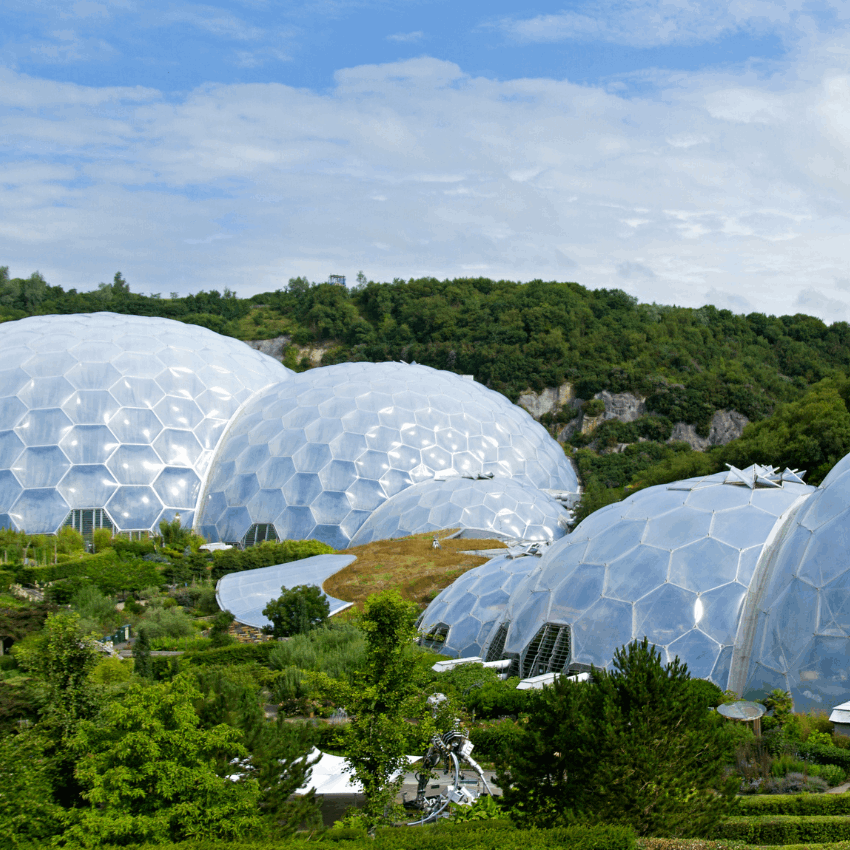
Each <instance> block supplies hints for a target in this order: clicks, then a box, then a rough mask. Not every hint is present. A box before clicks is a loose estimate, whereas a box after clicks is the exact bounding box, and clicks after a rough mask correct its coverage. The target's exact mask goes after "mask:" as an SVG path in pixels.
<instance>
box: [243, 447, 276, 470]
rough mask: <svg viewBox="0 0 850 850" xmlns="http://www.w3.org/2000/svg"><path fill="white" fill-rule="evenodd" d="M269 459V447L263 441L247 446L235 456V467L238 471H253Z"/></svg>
mask: <svg viewBox="0 0 850 850" xmlns="http://www.w3.org/2000/svg"><path fill="white" fill-rule="evenodd" d="M269 459H270V455H269V447H268V446H267V445H265V444H264V443H261V444H260V445H257V446H248V447H247V448H245V449H243V451H242V452H241V453H240V455H239V457H238V458H236V469H237V471H238V472H255V471H256V470H258V469H259V468H260V467H261V466H262V465H263V464H264V463H266V462H267V461H268V460H269Z"/></svg>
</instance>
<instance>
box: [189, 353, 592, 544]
mask: <svg viewBox="0 0 850 850" xmlns="http://www.w3.org/2000/svg"><path fill="white" fill-rule="evenodd" d="M449 472H454V473H455V474H459V475H463V474H471V475H477V474H481V473H484V474H486V473H493V474H494V475H496V476H504V477H511V478H516V479H518V480H520V481H524V482H526V483H528V484H530V485H532V486H534V487H537V488H542V489H548V488H552V489H558V490H570V491H574V490H576V489H577V481H576V476H575V473H574V472H573V469H572V466H571V465H570V462H569V461H568V460H567V458H566V457H565V455H564V452H563V450H562V449H561V447H560V446H559V445H558V443H556V442H555V441H554V440H553V439H552V438H551V437H550V436H549V434H548V433H547V432H546V430H545V429H544V428H543V427H542V426H541V425H539V424H538V423H537V422H535V421H534V420H533V419H532V418H531V417H530V416H529V415H528V414H527V413H526V412H525V411H524V410H522V409H521V408H519V407H516V406H515V405H513V404H511V403H510V402H509V401H508V400H507V399H506V398H505V397H504V396H502V395H500V394H499V393H496V392H492V391H491V390H488V389H487V388H486V387H483V386H481V384H477V383H475V381H472V380H467V379H464V378H462V377H460V376H458V375H455V374H452V373H451V372H442V371H439V370H437V369H431V368H429V367H427V366H419V365H416V364H407V363H341V364H339V365H336V366H327V367H324V368H321V369H313V370H310V371H307V372H303V373H301V374H300V375H296V376H294V377H293V378H291V379H290V380H287V381H285V382H283V383H281V384H280V385H278V386H276V387H274V388H272V389H270V390H268V391H267V392H265V393H264V394H263V395H262V396H261V397H258V398H257V399H255V400H253V401H252V402H251V403H250V404H249V405H247V406H246V408H245V410H244V412H243V413H242V414H241V415H240V418H239V420H238V421H237V422H236V423H235V424H234V425H233V427H232V428H231V430H230V432H229V433H228V436H227V439H226V441H225V443H224V445H223V447H222V450H221V452H220V454H219V456H218V458H217V460H216V469H215V471H214V473H213V475H212V477H211V483H210V487H209V489H208V495H207V497H206V498H205V500H204V504H203V509H202V516H201V519H200V526H201V532H202V533H203V534H204V536H205V537H208V538H211V539H214V540H222V541H225V542H238V541H241V540H243V539H244V538H245V536H246V535H248V534H250V535H254V536H255V535H256V533H257V529H258V528H260V529H261V531H260V533H261V534H262V535H272V536H274V537H277V538H280V539H283V538H289V539H306V538H316V539H317V540H322V541H324V542H325V543H328V544H330V545H331V546H334V547H336V548H345V547H346V546H348V545H349V541H350V540H351V538H352V536H353V535H354V534H355V533H356V532H357V530H358V529H359V528H360V526H361V525H363V523H364V522H365V521H366V520H367V518H368V517H369V515H370V514H371V513H372V511H374V510H375V509H376V508H378V507H379V506H380V505H381V504H383V503H384V502H385V501H386V500H387V499H389V498H390V497H392V496H394V495H396V494H397V493H400V492H401V491H402V490H405V489H406V488H408V487H410V486H412V485H414V484H417V483H419V482H421V481H425V480H428V479H431V478H434V477H435V476H436V475H438V474H446V473H449ZM252 529H253V530H252Z"/></svg>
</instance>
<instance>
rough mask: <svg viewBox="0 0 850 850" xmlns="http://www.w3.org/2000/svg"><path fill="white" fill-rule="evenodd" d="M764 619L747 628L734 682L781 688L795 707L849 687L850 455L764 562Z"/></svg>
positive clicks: (749, 687)
mask: <svg viewBox="0 0 850 850" xmlns="http://www.w3.org/2000/svg"><path fill="white" fill-rule="evenodd" d="M759 571H760V576H759V582H758V586H757V587H754V591H755V593H754V600H753V606H754V611H755V615H756V616H757V620H756V621H755V622H754V623H753V625H752V628H751V629H750V630H749V631H748V632H747V633H746V634H745V635H742V638H743V640H742V646H741V656H742V660H743V661H749V662H750V663H749V665H746V664H743V665H742V667H741V669H740V670H739V671H738V676H737V679H736V681H735V682H734V685H735V687H737V688H738V689H739V690H742V691H743V692H744V693H745V694H748V693H749V694H754V693H759V694H760V693H763V692H765V691H770V690H773V689H774V688H781V689H782V690H783V691H790V692H791V694H792V696H793V698H794V706H795V708H796V710H798V711H801V710H806V709H809V708H831V707H832V706H833V705H836V704H837V703H839V702H842V701H844V700H845V699H846V697H847V693H848V691H850V455H848V456H847V457H845V458H843V459H842V460H841V461H839V463H837V464H836V465H835V466H834V467H833V469H832V471H831V472H830V473H829V475H828V476H827V477H826V478H825V479H824V481H823V483H822V484H821V485H820V487H819V488H818V489H817V490H816V491H815V493H814V494H813V495H812V496H811V497H810V498H809V499H807V500H806V501H805V502H804V503H803V504H802V505H800V506H799V507H798V509H797V510H796V511H795V513H794V514H793V515H792V516H791V517H790V518H789V521H788V522H787V523H786V524H785V526H784V527H783V529H782V531H781V533H780V534H779V535H777V539H776V541H775V542H774V543H773V545H772V546H771V551H770V553H769V555H768V557H766V558H765V559H764V563H763V564H761V565H760V566H759Z"/></svg>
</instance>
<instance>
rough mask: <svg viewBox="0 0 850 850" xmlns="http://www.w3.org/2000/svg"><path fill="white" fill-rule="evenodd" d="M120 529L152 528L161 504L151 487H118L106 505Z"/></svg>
mask: <svg viewBox="0 0 850 850" xmlns="http://www.w3.org/2000/svg"><path fill="white" fill-rule="evenodd" d="M106 508H107V510H108V511H109V515H110V516H111V517H112V519H113V520H114V522H115V524H116V525H117V526H118V527H119V528H121V529H122V530H125V531H129V530H134V529H141V530H144V529H149V528H153V526H154V523H155V522H156V520H157V518H158V517H159V514H160V512H161V511H162V508H163V505H162V502H160V500H159V498H158V497H157V495H156V493H155V492H154V489H153V488H152V487H133V486H129V487H119V488H118V489H117V490H116V491H115V495H113V497H112V498H111V499H110V500H109V502H108V503H107V505H106Z"/></svg>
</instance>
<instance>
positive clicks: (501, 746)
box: [469, 720, 522, 761]
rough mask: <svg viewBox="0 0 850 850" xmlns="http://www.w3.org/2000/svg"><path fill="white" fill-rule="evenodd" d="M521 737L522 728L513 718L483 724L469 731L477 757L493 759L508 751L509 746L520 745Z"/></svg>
mask: <svg viewBox="0 0 850 850" xmlns="http://www.w3.org/2000/svg"><path fill="white" fill-rule="evenodd" d="M521 738H522V729H521V727H520V726H519V724H517V723H516V722H514V721H513V720H498V721H496V722H495V723H487V724H482V725H480V726H475V727H473V728H472V729H471V730H470V732H469V740H470V741H472V743H473V745H474V746H475V758H478V759H481V758H486V759H488V760H491V761H492V760H493V759H495V758H497V757H498V756H501V755H502V754H503V753H506V752H508V747H509V746H512V745H513V746H516V745H518V743H519V741H520V740H521Z"/></svg>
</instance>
